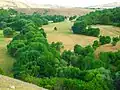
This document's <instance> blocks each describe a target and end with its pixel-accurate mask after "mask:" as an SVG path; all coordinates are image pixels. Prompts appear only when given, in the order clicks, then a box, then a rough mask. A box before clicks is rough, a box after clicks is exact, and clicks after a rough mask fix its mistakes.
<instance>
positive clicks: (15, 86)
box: [0, 75, 46, 90]
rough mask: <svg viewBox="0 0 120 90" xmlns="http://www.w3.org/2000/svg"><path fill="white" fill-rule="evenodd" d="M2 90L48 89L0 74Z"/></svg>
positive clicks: (0, 88) (0, 87) (0, 89)
mask: <svg viewBox="0 0 120 90" xmlns="http://www.w3.org/2000/svg"><path fill="white" fill-rule="evenodd" d="M0 90H46V89H43V88H41V87H38V86H36V85H33V84H30V83H26V82H23V81H20V80H17V79H13V78H10V77H7V76H3V75H0Z"/></svg>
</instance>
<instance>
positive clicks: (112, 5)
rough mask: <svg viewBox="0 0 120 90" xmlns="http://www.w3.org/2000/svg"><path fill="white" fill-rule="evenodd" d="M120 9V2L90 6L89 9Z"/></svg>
mask: <svg viewBox="0 0 120 90" xmlns="http://www.w3.org/2000/svg"><path fill="white" fill-rule="evenodd" d="M115 7H120V2H114V3H108V4H103V5H96V6H90V7H89V8H101V9H103V8H115Z"/></svg>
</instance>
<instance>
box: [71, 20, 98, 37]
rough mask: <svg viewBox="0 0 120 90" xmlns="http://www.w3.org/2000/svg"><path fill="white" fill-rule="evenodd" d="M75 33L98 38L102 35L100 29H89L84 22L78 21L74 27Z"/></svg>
mask: <svg viewBox="0 0 120 90" xmlns="http://www.w3.org/2000/svg"><path fill="white" fill-rule="evenodd" d="M72 30H73V33H75V34H84V35H88V36H94V37H98V36H99V34H100V29H99V28H92V27H88V29H87V24H86V23H85V22H84V21H76V22H75V23H74V25H73V26H72Z"/></svg>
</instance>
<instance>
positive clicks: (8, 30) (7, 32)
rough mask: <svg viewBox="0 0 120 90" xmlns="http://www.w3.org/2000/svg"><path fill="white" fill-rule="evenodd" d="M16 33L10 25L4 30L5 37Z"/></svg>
mask: <svg viewBox="0 0 120 90" xmlns="http://www.w3.org/2000/svg"><path fill="white" fill-rule="evenodd" d="M14 33H15V31H14V30H12V28H10V27H7V28H4V30H3V35H4V37H11V36H13V35H14Z"/></svg>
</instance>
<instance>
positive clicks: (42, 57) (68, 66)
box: [6, 13, 120, 90]
mask: <svg viewBox="0 0 120 90" xmlns="http://www.w3.org/2000/svg"><path fill="white" fill-rule="evenodd" d="M35 15H38V14H35ZM18 16H19V13H18ZM26 16H27V15H25V14H20V18H21V19H22V20H20V21H19V22H18V21H16V17H13V18H12V20H13V21H12V22H13V23H14V24H16V25H18V27H19V28H18V27H16V26H14V25H12V24H11V21H9V22H7V21H6V23H7V25H9V26H10V27H11V28H14V29H15V30H16V29H17V30H18V31H20V33H19V34H17V35H16V36H15V37H13V40H12V41H11V42H10V43H9V44H8V45H7V48H8V53H9V54H10V55H11V56H12V57H14V58H15V59H16V62H15V63H14V66H13V74H14V77H15V78H18V79H21V80H24V81H27V82H30V83H34V84H36V85H39V86H43V87H45V88H48V89H50V90H114V89H116V90H119V88H120V87H119V85H118V84H119V81H120V76H119V75H120V74H119V73H120V72H119V71H120V68H119V62H120V56H119V54H120V51H117V52H101V53H100V55H99V57H98V58H96V57H95V55H94V52H95V49H96V48H94V47H99V45H98V44H99V43H101V42H102V41H104V43H102V44H106V43H110V42H111V39H108V37H107V36H106V37H105V38H102V39H100V40H99V42H97V43H95V44H94V45H93V46H94V47H93V46H90V45H88V46H85V47H82V46H81V45H78V44H76V45H75V46H74V50H73V51H70V50H65V51H63V52H62V53H61V54H60V48H61V47H62V46H61V45H62V44H60V43H51V44H49V43H48V41H47V36H46V33H45V32H44V29H42V28H39V26H41V25H43V24H39V23H38V22H36V18H35V21H34V19H33V18H32V17H34V15H33V16H31V17H29V18H30V19H28V20H27V19H26ZM38 17H39V15H38ZM41 18H43V17H39V18H37V19H38V21H39V20H40V19H41ZM23 19H24V20H23ZM16 22H17V23H16ZM44 22H46V21H43V23H44ZM19 24H22V25H23V26H21V27H22V28H21V27H20V26H19ZM78 26H79V25H78ZM101 37H102V36H101ZM101 37H100V38H101ZM115 41H116V40H115ZM100 45H101V44H100Z"/></svg>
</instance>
